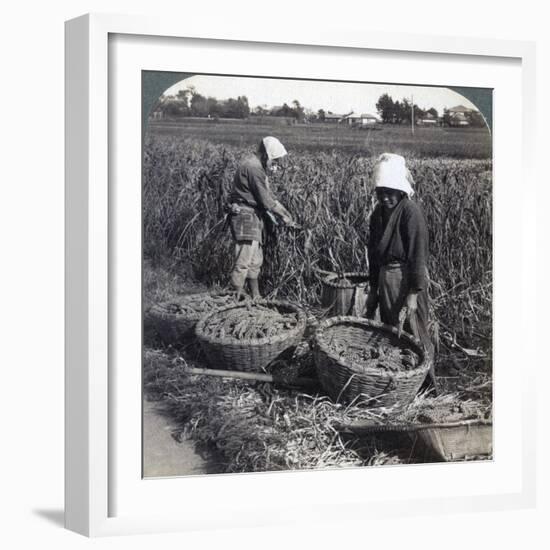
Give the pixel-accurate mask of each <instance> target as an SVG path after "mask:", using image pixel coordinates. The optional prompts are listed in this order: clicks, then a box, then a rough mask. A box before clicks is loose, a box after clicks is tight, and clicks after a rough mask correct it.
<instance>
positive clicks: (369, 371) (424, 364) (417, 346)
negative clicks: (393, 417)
mask: <svg viewBox="0 0 550 550" xmlns="http://www.w3.org/2000/svg"><path fill="white" fill-rule="evenodd" d="M346 324H348V325H360V326H361V327H363V328H374V329H377V330H382V331H385V332H390V333H392V334H393V335H395V336H396V337H397V338H399V339H400V340H405V341H406V342H408V343H409V344H410V345H411V347H413V349H414V351H415V352H417V353H418V354H419V355H420V362H419V364H418V366H417V367H416V368H414V369H408V370H403V371H397V372H395V373H393V372H392V373H391V374H389V373H385V372H384V371H382V370H381V369H373V368H364V369H362V371H361V372H357V371H356V367H355V366H354V364H353V363H352V362H351V361H345V360H343V359H341V358H340V357H339V356H338V355H336V354H335V353H334V352H333V351H332V350H331V349H330V347H329V345H328V342H327V341H326V339H325V335H324V332H325V331H326V329H328V328H330V327H332V326H334V325H346ZM313 338H314V342H315V344H316V345H317V347H318V348H319V350H320V351H321V352H322V353H324V354H325V355H326V356H327V357H329V358H330V359H331V360H332V361H334V362H335V363H337V364H338V365H341V366H342V367H346V368H347V369H349V370H350V371H352V373H354V374H356V375H358V376H361V375H372V376H391V378H394V379H395V378H397V379H399V378H411V377H413V376H416V375H418V373H419V372H422V371H423V370H424V371H427V370H428V369H429V368H430V364H429V361H428V360H427V359H428V358H427V356H426V353H425V351H424V348H423V347H422V343H421V342H420V340H417V339H416V338H415V337H414V336H413V335H412V334H409V333H407V332H401V334H399V331H398V330H397V329H396V328H395V327H392V326H391V325H386V324H384V323H381V322H379V321H374V320H371V319H365V318H364V317H353V316H350V315H339V316H337V317H331V318H330V319H327V320H325V321H323V322H322V323H320V324H319V326H318V327H317V329H316V330H315V333H314V335H313Z"/></svg>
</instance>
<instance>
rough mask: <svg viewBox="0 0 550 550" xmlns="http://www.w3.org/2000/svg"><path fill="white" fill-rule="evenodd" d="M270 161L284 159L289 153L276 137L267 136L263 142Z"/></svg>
mask: <svg viewBox="0 0 550 550" xmlns="http://www.w3.org/2000/svg"><path fill="white" fill-rule="evenodd" d="M262 143H263V144H264V147H265V152H266V153H267V158H268V159H269V160H273V159H278V158H281V157H284V156H285V155H286V154H287V152H286V149H285V148H284V147H283V144H282V143H281V142H280V141H279V140H278V139H277V138H275V137H272V136H267V137H265V138H264V139H263V140H262Z"/></svg>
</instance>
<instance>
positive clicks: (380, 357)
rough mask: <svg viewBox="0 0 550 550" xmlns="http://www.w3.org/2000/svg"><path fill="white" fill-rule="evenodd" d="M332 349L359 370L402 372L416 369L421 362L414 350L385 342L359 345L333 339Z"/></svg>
mask: <svg viewBox="0 0 550 550" xmlns="http://www.w3.org/2000/svg"><path fill="white" fill-rule="evenodd" d="M330 350H331V351H332V352H334V353H335V354H336V355H338V357H339V358H340V359H341V360H344V361H347V362H348V363H351V364H353V367H354V370H357V371H358V372H365V371H367V370H372V369H380V370H384V371H389V372H400V371H404V370H412V369H415V368H416V367H417V366H418V364H419V362H420V357H419V355H418V354H417V353H415V352H414V351H413V350H411V349H408V348H398V347H395V346H389V345H385V344H374V345H368V346H357V345H354V344H352V343H345V342H339V341H336V340H333V341H332V342H331V343H330Z"/></svg>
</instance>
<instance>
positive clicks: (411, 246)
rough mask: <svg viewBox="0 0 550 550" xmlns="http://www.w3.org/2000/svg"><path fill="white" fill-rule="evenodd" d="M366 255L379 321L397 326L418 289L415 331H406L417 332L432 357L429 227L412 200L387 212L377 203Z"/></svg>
mask: <svg viewBox="0 0 550 550" xmlns="http://www.w3.org/2000/svg"><path fill="white" fill-rule="evenodd" d="M368 256H369V270H370V273H369V275H370V284H371V287H372V288H373V289H377V290H378V304H379V307H380V318H381V320H382V322H383V323H387V324H389V325H393V326H398V325H399V312H400V311H401V309H402V308H403V307H404V306H405V305H406V301H407V296H408V295H409V294H410V293H411V292H412V291H414V292H417V293H418V297H417V303H418V310H417V319H416V321H417V323H416V324H417V327H416V329H417V330H414V328H413V327H411V326H406V327H405V330H407V332H411V333H415V332H417V333H418V334H417V335H418V336H419V338H420V340H421V341H422V342H423V344H424V345H425V347H426V349H427V350H428V351H429V353H430V354H431V355H432V356H433V345H432V342H431V339H430V336H429V331H428V322H429V309H428V292H427V286H428V277H427V259H428V229H427V226H426V220H425V218H424V215H423V213H422V210H421V209H420V207H419V206H418V205H417V204H416V203H415V202H413V201H411V200H410V199H408V198H407V197H405V198H403V199H402V200H401V201H400V202H399V204H397V206H395V208H393V209H392V210H390V211H386V210H385V209H384V208H383V206H382V205H380V204H379V205H377V206H376V208H375V209H374V212H373V214H372V216H371V219H370V225H369V241H368ZM371 315H372V312H371Z"/></svg>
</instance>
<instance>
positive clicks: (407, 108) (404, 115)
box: [399, 97, 412, 124]
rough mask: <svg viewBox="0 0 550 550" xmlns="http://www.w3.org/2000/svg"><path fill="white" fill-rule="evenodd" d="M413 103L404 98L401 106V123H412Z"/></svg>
mask: <svg viewBox="0 0 550 550" xmlns="http://www.w3.org/2000/svg"><path fill="white" fill-rule="evenodd" d="M411 106H412V104H411V102H410V101H409V100H408V99H407V98H406V97H404V98H403V99H402V101H401V104H400V106H399V111H400V117H399V122H400V123H401V122H406V123H408V124H410V123H411V117H412V110H411Z"/></svg>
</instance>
